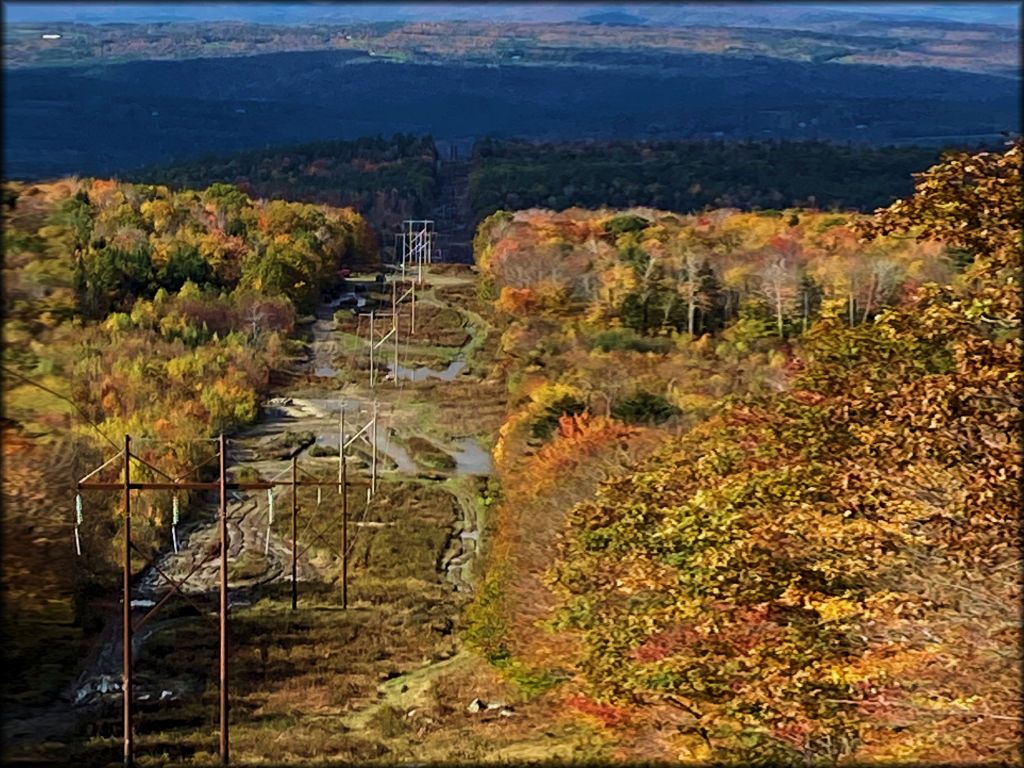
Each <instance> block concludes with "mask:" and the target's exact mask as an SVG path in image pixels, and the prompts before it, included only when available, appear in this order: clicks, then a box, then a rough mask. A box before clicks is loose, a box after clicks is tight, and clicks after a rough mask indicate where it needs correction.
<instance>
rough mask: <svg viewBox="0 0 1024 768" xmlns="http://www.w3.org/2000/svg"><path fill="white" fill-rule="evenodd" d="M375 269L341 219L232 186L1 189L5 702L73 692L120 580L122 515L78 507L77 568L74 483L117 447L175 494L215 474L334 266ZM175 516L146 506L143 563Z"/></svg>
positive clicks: (355, 232) (165, 505) (339, 212)
mask: <svg viewBox="0 0 1024 768" xmlns="http://www.w3.org/2000/svg"><path fill="white" fill-rule="evenodd" d="M375 261H376V247H375V244H374V242H373V238H372V233H371V232H370V230H369V228H368V227H367V226H366V223H365V222H364V221H363V219H362V218H361V217H360V216H359V215H358V214H356V213H355V212H353V211H351V210H349V209H336V208H330V207H326V206H313V205H307V204H303V203H286V202H283V201H272V202H254V201H253V200H251V199H250V198H249V197H248V196H246V195H245V194H243V193H242V192H241V191H240V190H238V189H237V188H235V187H232V186H229V185H225V184H214V185H213V186H211V187H209V188H208V189H206V190H204V191H202V192H197V191H194V190H182V191H178V192H171V191H170V190H169V189H168V188H167V187H164V186H150V185H133V184H124V183H118V182H115V181H106V180H99V179H96V180H92V179H64V180H61V181H57V182H52V183H47V184H39V185H25V184H18V183H8V184H6V185H5V187H4V274H3V277H4V294H3V301H4V304H3V308H4V315H5V322H4V327H3V342H4V348H3V366H4V377H3V387H4V392H3V396H4V446H5V466H4V485H3V491H4V512H5V514H4V521H3V522H4V541H5V544H6V548H5V552H4V559H3V567H4V576H5V578H4V582H5V584H6V585H7V587H6V589H7V592H6V595H5V609H6V610H7V611H8V613H7V614H5V618H7V619H8V620H7V621H5V623H4V630H5V636H4V647H5V654H6V662H7V669H8V670H11V672H12V673H11V675H10V676H9V677H8V679H7V683H8V686H9V687H8V689H7V691H6V694H8V695H11V696H14V697H16V698H17V697H19V696H20V697H21V700H23V701H27V698H26V697H32V696H34V697H36V698H37V699H38V700H40V701H46V700H47V699H48V697H52V696H53V695H54V692H55V690H56V687H57V686H59V685H62V684H65V683H66V674H67V668H68V665H73V664H74V663H75V660H76V659H77V658H78V655H77V654H78V653H79V650H80V649H79V648H78V646H77V645H76V644H75V642H74V640H75V638H78V637H80V635H78V634H77V633H79V632H80V631H81V630H82V629H83V627H84V628H85V629H87V630H90V631H91V630H95V629H96V627H94V626H91V625H90V621H91V620H92V619H91V618H90V617H94V616H95V614H96V612H95V611H93V610H90V608H89V603H88V602H87V601H85V600H84V599H83V597H84V596H85V595H87V594H89V593H90V590H91V589H92V587H93V586H94V585H95V584H96V583H101V584H102V583H107V582H108V581H109V580H110V579H112V578H115V574H116V557H117V555H116V552H115V551H114V548H112V547H111V546H109V544H110V541H111V540H112V538H113V537H114V536H115V534H116V531H117V527H118V524H119V523H118V515H117V514H116V510H117V504H118V503H119V496H118V495H117V494H111V496H110V498H106V499H105V498H103V497H102V496H99V497H96V496H93V497H90V498H89V499H86V500H85V503H84V507H85V515H84V522H83V528H82V535H83V539H85V540H86V542H87V543H88V545H87V546H86V547H85V548H84V550H83V558H82V561H81V562H80V563H76V564H75V565H74V566H72V564H71V563H69V562H68V558H69V557H71V556H72V555H73V552H74V548H73V544H72V538H71V522H72V521H73V520H74V517H73V511H72V512H69V510H73V506H72V501H71V499H72V491H73V486H69V481H70V478H73V477H81V476H82V475H84V474H85V473H86V472H87V471H88V470H89V469H91V468H92V467H94V466H95V465H96V464H99V463H100V462H101V461H102V458H101V457H102V455H103V454H104V453H105V454H106V455H108V456H109V455H110V453H111V448H112V447H114V446H117V445H118V441H119V440H121V439H123V436H124V435H125V434H130V435H132V436H133V437H134V438H136V440H137V442H136V451H137V453H138V455H139V456H141V457H142V458H143V459H145V460H147V461H149V462H151V463H153V464H156V465H158V466H160V467H162V469H163V471H164V472H166V473H167V474H170V475H173V474H176V473H181V472H183V471H186V470H187V469H188V468H189V467H190V466H192V465H193V464H194V463H195V462H197V461H201V460H205V459H206V458H208V456H209V452H210V446H211V443H210V442H209V438H212V437H213V436H215V435H216V434H217V433H219V432H222V431H223V432H231V431H232V430H234V429H236V428H237V427H239V426H242V425H245V424H249V423H251V422H253V421H254V420H255V419H256V418H257V416H258V414H259V404H260V402H261V399H262V397H263V396H264V395H265V394H266V392H267V389H268V384H269V381H270V375H271V372H272V371H274V370H280V369H281V368H284V367H286V366H287V363H288V360H289V359H290V358H291V357H292V356H294V355H295V354H297V353H299V352H301V344H298V342H297V341H295V340H294V339H291V338H289V335H290V333H291V331H292V329H293V327H294V325H295V320H296V315H297V313H307V312H309V311H310V310H311V309H313V307H314V306H315V305H316V303H317V302H318V300H319V295H320V291H322V290H325V289H329V288H331V287H333V286H334V285H335V284H337V282H338V280H339V279H340V277H339V271H340V270H341V269H342V268H343V267H346V266H355V265H357V264H368V263H375ZM90 465H91V466H90ZM146 471H147V470H145V468H140V469H139V470H138V476H139V477H142V478H145V477H146ZM183 502H184V503H183V504H182V509H183V510H184V514H185V515H186V516H187V514H188V509H189V507H188V499H187V494H186V498H185V499H183ZM170 507H171V499H170V496H169V493H167V492H154V493H152V494H146V495H145V497H144V498H142V499H141V500H140V502H139V503H138V507H137V509H138V512H139V516H138V518H137V519H134V521H133V531H134V537H135V543H136V545H137V546H138V547H139V549H140V550H141V551H142V552H151V551H153V548H154V547H155V546H156V545H157V543H158V541H159V540H160V538H161V537H162V536H163V535H165V534H166V529H167V527H168V526H169V524H170V522H171V520H170V517H171V515H170ZM27 574H42V576H41V577H40V578H39V579H33V578H27ZM72 574H77V576H74V577H72ZM54 580H56V582H55V581H54ZM58 582H59V583H58ZM47 587H49V593H48V594H47V599H46V600H37V599H34V598H32V595H33V594H35V593H37V592H40V591H44V592H45V591H47ZM8 630H9V631H8ZM28 680H31V681H32V682H31V684H29V683H27V682H26V681H28ZM26 692H29V693H26Z"/></svg>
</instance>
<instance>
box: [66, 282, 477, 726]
mask: <svg viewBox="0 0 1024 768" xmlns="http://www.w3.org/2000/svg"><path fill="white" fill-rule="evenodd" d="M470 281H471V277H470V276H469V275H466V276H465V277H462V278H452V277H450V276H445V277H444V278H442V283H444V284H446V285H452V284H455V285H457V284H459V283H460V282H467V283H468V282H470ZM460 314H461V315H462V316H463V318H464V320H465V322H466V323H467V324H470V323H474V322H476V323H482V322H483V321H482V320H481V319H480V318H479V317H478V316H475V315H472V314H471V313H467V312H463V311H461V310H460ZM332 315H333V307H331V306H329V305H324V306H322V307H321V308H320V309H319V311H318V312H317V319H316V321H315V322H314V323H313V324H312V325H311V326H310V328H309V330H310V332H311V339H310V343H309V345H308V353H309V354H308V356H307V357H306V359H304V360H301V361H297V364H296V368H295V370H294V371H293V372H292V373H293V375H295V374H297V375H299V376H304V377H305V378H304V381H305V383H304V384H302V385H301V386H293V387H289V388H288V389H287V391H284V392H279V393H275V396H274V397H273V398H271V399H270V400H268V402H267V403H266V404H265V406H264V416H263V418H262V419H261V421H260V422H259V423H257V424H256V425H254V426H253V427H251V428H249V429H247V430H245V431H243V432H242V433H240V434H238V435H236V436H234V437H233V438H232V439H231V440H230V441H229V454H228V459H229V461H228V464H229V472H230V473H231V474H233V475H237V473H238V472H239V471H240V470H242V468H243V467H244V468H246V469H247V470H248V471H250V472H252V471H255V472H257V473H258V475H259V476H260V477H261V478H262V479H288V477H289V476H290V469H291V461H290V459H289V458H287V457H282V456H280V455H275V453H278V454H279V453H280V451H275V449H274V448H273V446H274V445H275V441H277V442H279V441H281V440H282V438H285V437H287V436H288V435H295V434H299V433H312V434H313V435H314V436H315V438H316V440H315V442H316V445H318V446H321V447H329V448H334V449H336V448H337V446H338V443H339V415H340V411H341V409H342V408H344V410H345V417H346V429H345V432H346V436H347V438H349V439H351V438H352V436H353V435H354V434H355V433H356V432H357V431H358V430H360V429H361V428H363V427H366V426H367V425H368V422H369V420H370V417H371V416H372V414H373V410H374V402H375V401H376V402H377V427H376V443H377V450H378V454H379V455H378V462H377V471H378V476H379V478H380V481H381V482H384V481H387V480H388V479H389V478H394V479H398V478H408V479H410V480H413V481H415V482H418V483H427V484H428V485H429V484H440V486H442V487H452V486H449V485H448V483H449V481H448V480H446V478H450V477H454V478H458V477H459V476H462V475H482V474H487V473H489V472H490V457H489V454H488V453H487V451H485V450H484V449H483V448H482V447H481V446H480V445H479V444H478V443H476V442H475V441H474V440H473V439H472V437H471V436H468V435H467V436H462V437H458V436H455V437H454V438H453V439H449V440H443V439H440V440H439V439H438V437H437V433H438V427H437V425H430V424H425V423H424V408H428V407H429V403H430V401H431V399H432V398H433V397H434V396H435V395H434V394H433V393H428V394H426V395H420V394H419V393H418V392H417V391H416V389H415V386H414V385H409V386H410V387H411V388H407V387H406V385H405V384H403V382H401V381H399V382H397V384H398V385H400V386H396V382H395V381H394V380H390V381H383V382H381V384H380V385H379V386H378V388H377V390H376V391H375V392H371V391H370V390H369V388H368V386H367V382H366V380H365V379H363V380H362V381H361V382H357V383H349V384H346V385H344V386H339V384H338V382H337V380H336V379H335V378H334V376H335V374H336V373H337V371H336V370H335V368H334V360H335V358H336V356H337V353H338V343H337V338H336V333H337V332H336V331H335V327H334V322H333V320H332V319H331V318H332ZM481 338H482V337H481V335H480V334H475V335H474V337H473V338H472V340H471V341H470V342H469V343H468V344H467V345H466V348H465V350H464V352H463V353H462V354H460V359H459V363H460V365H459V366H458V367H457V369H456V370H455V371H454V373H453V374H452V375H451V376H441V377H439V378H440V382H439V383H438V384H437V386H446V382H447V381H450V380H452V379H455V378H456V376H457V374H458V372H459V370H461V368H462V366H463V365H465V360H466V355H468V354H473V353H474V352H475V351H476V348H477V347H479V345H480V340H481ZM400 373H401V372H400ZM400 378H404V377H400ZM409 378H411V379H415V377H409ZM440 431H441V432H443V431H444V430H443V429H442V430H440ZM429 432H434V434H433V435H432V439H433V440H434V441H435V444H437V445H439V447H441V448H442V450H445V451H446V452H448V453H449V454H450V455H451V456H452V457H453V459H454V467H453V468H452V469H451V470H450V471H447V472H442V473H438V472H433V471H429V470H425V469H424V468H423V467H422V466H420V465H418V464H417V463H416V462H415V461H414V460H413V457H411V456H410V454H409V452H408V450H407V449H406V447H405V444H406V441H407V440H408V439H409V438H411V437H414V436H420V437H422V436H423V435H424V434H427V433H429ZM372 444H373V432H372V431H371V430H370V429H366V430H364V432H363V435H362V437H361V438H360V439H359V440H358V441H357V442H356V443H354V444H353V445H352V446H351V447H350V449H349V456H350V471H351V472H353V473H354V474H355V475H357V476H358V475H359V474H360V473H362V474H363V475H365V474H367V470H368V469H369V467H366V466H361V465H365V464H369V463H370V462H369V461H368V460H367V459H366V457H368V456H369V455H370V454H371V446H372ZM309 449H310V446H309V445H306V446H305V447H304V448H302V449H301V451H299V453H298V454H297V455H298V461H299V464H300V466H301V467H303V469H305V470H308V471H310V472H312V473H315V474H316V475H318V476H320V477H323V478H333V477H336V476H337V474H336V473H337V468H338V460H337V459H336V458H333V457H313V456H310V450H309ZM454 487H455V488H456V490H457V491H458V492H455V493H452V494H451V495H452V498H453V499H454V502H453V503H454V504H455V505H456V507H457V509H458V512H457V514H456V515H455V521H454V524H453V525H452V527H451V528H450V529H448V530H447V531H446V532H445V536H446V540H447V544H446V545H445V546H444V551H443V555H442V556H441V557H440V559H439V560H438V567H439V568H440V569H441V570H442V571H443V573H444V576H445V578H446V579H447V581H448V582H449V584H450V585H451V588H452V589H453V590H454V591H455V592H456V593H463V594H468V593H470V592H471V591H472V587H471V585H470V583H469V582H468V581H467V580H466V578H464V575H466V574H469V573H470V571H471V570H472V561H473V559H474V558H475V557H476V555H477V551H478V546H479V536H480V522H479V521H478V520H477V516H476V515H477V513H476V508H475V505H474V503H473V499H472V498H471V495H470V494H466V493H465V492H463V491H462V490H460V489H461V486H458V484H456V486H454ZM328 490H329V491H330V492H331V493H334V492H335V491H334V489H333V488H331V489H324V492H327V491H328ZM289 493H290V491H289V490H288V489H287V488H281V489H278V490H277V491H275V501H276V503H275V508H276V515H277V517H278V518H283V517H285V516H287V515H288V514H289V513H290V501H289ZM269 505H270V500H269V498H268V495H267V493H266V492H264V491H259V492H250V493H247V494H245V495H241V494H233V495H232V498H231V500H230V506H229V510H228V542H229V543H228V562H229V568H233V569H234V570H235V572H231V571H229V575H230V578H231V581H230V593H229V603H230V605H232V606H233V607H235V608H237V607H240V606H242V605H247V604H250V603H251V602H254V601H256V600H258V599H259V598H260V596H261V594H262V593H263V591H264V590H265V588H267V587H270V586H272V585H275V584H286V583H288V582H289V581H290V578H291V547H290V542H289V540H288V538H287V537H286V536H282V535H281V534H280V533H279V532H278V531H276V530H271V527H270V525H269V523H270V509H269ZM360 524H362V525H366V526H374V525H376V526H383V525H388V523H374V522H372V521H371V522H365V523H359V522H358V521H354V525H360ZM281 530H284V527H282V528H281ZM178 536H179V545H180V547H179V551H178V552H173V551H169V552H166V553H164V554H163V555H162V556H160V557H159V558H158V560H157V561H156V562H157V565H158V567H159V569H160V570H161V571H163V573H164V574H166V575H167V576H169V577H170V578H172V579H174V580H180V579H182V578H184V577H185V576H186V575H188V574H189V573H192V575H191V576H190V577H189V579H188V581H187V582H186V584H185V585H184V587H183V589H184V591H185V592H186V593H187V594H188V595H189V596H190V597H192V598H194V599H195V600H196V601H197V602H198V603H199V604H200V605H203V604H204V601H205V604H207V605H209V607H210V609H211V612H215V611H216V592H217V590H218V586H219V558H218V557H216V556H215V555H216V553H217V552H218V551H219V549H218V547H219V532H218V525H217V511H216V508H215V507H210V506H207V507H203V508H199V509H195V508H194V509H192V510H190V516H189V522H188V523H187V524H186V525H183V526H181V527H179V532H178ZM204 559H206V560H207V562H205V563H204V564H201V563H202V561H203V560H204ZM241 566H244V567H241ZM239 570H241V573H238V571H239ZM321 580H322V574H321V573H319V572H318V569H317V567H315V566H314V565H313V564H312V563H311V561H310V559H309V558H299V560H298V582H299V584H300V589H302V587H301V585H302V584H303V583H306V582H317V581H321ZM168 591H169V587H168V586H167V583H166V580H165V578H164V577H163V576H161V575H160V574H159V573H157V571H156V570H155V569H153V568H146V569H145V570H144V571H143V572H142V573H140V574H139V575H138V576H137V577H136V580H135V585H134V589H133V605H134V606H135V609H134V615H135V618H136V620H138V619H139V618H141V616H142V615H143V614H144V613H145V612H146V611H148V610H149V608H150V607H151V606H152V605H153V604H154V603H155V602H158V601H159V600H160V599H161V598H162V597H163V596H164V595H165V594H166V593H167V592H168ZM452 610H456V608H455V604H454V603H453V609H452ZM207 618H215V617H214V616H213V615H211V614H208V616H207ZM196 621H197V618H196V617H195V615H194V612H193V614H192V615H191V616H186V617H182V616H172V617H169V618H161V617H160V616H157V617H156V618H154V620H153V621H151V622H150V623H149V624H147V625H146V626H145V628H144V629H143V631H141V632H140V633H139V634H138V635H137V636H136V637H135V643H134V647H135V652H136V654H138V653H139V652H140V650H142V649H143V648H144V646H145V644H146V643H147V642H150V641H151V640H152V639H153V638H154V637H159V636H160V635H161V633H164V632H166V631H168V630H176V629H179V628H180V627H181V626H183V625H184V624H187V623H188V622H192V623H193V624H194V623H195V622H196ZM121 657H122V651H121V622H120V611H119V610H117V611H116V613H114V615H113V616H112V618H111V620H110V621H108V622H107V625H106V626H105V628H104V630H103V631H102V633H101V635H100V637H99V640H98V642H97V644H96V646H95V649H94V651H93V653H92V654H91V656H90V657H89V659H88V660H87V662H86V664H85V669H84V671H83V673H82V674H81V675H80V676H79V678H78V679H77V680H76V681H75V684H74V686H73V687H72V688H71V689H69V690H68V692H67V694H66V699H67V700H68V701H69V702H72V703H73V705H74V706H75V707H76V708H77V710H78V716H79V718H83V717H84V718H85V719H88V718H90V717H93V716H95V715H97V714H98V713H100V712H101V711H103V710H105V711H107V712H108V713H110V712H111V711H112V710H113V709H114V707H115V705H116V706H117V707H119V701H120V698H121V695H120V684H121ZM424 674H425V673H424V671H423V669H418V672H417V675H418V677H420V678H422V677H423V675H424ZM137 680H138V682H137V687H136V696H137V698H138V699H139V700H140V701H150V702H157V701H162V700H167V699H171V700H179V699H182V698H185V697H189V696H194V695H196V694H197V693H198V692H199V691H197V690H195V686H196V685H197V681H191V682H190V681H188V680H186V679H184V678H182V679H176V680H167V679H162V680H148V679H147V678H146V676H145V675H144V674H138V677H137ZM199 682H201V681H199ZM65 706H66V705H65ZM372 709H373V708H372V707H371V710H372Z"/></svg>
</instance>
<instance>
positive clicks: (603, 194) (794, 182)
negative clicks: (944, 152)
mask: <svg viewBox="0 0 1024 768" xmlns="http://www.w3.org/2000/svg"><path fill="white" fill-rule="evenodd" d="M938 156H939V151H938V150H937V149H936V148H934V147H917V146H907V147H865V146H858V145H852V144H847V145H839V144H829V143H824V142H770V141H769V142H725V141H720V140H719V141H652V142H625V141H620V142H607V143H595V142H590V143H582V142H572V143H565V144H551V143H548V144H543V143H534V142H527V141H507V142H500V141H493V140H484V141H481V142H478V143H477V144H476V146H475V147H474V149H473V169H472V171H471V173H470V179H469V191H470V202H471V205H472V209H473V214H474V216H475V217H476V218H477V220H480V219H482V218H483V217H485V216H487V215H489V214H491V213H493V212H494V211H495V210H497V209H499V208H504V209H506V210H517V209H521V208H538V207H539V208H551V209H555V210H559V209H564V208H570V207H573V206H580V207H584V208H596V207H609V208H629V207H632V206H638V205H640V206H648V207H651V208H662V209H666V210H672V211H682V212H689V211H696V210H701V209H702V208H705V207H708V206H710V207H737V208H742V209H750V208H766V209H767V208H786V207H789V206H801V205H802V206H810V207H818V208H822V209H829V208H841V209H856V210H859V211H871V210H874V209H875V208H880V207H882V206H885V205H888V204H889V203H891V202H892V201H893V200H895V199H896V198H898V197H902V196H905V195H907V194H909V193H910V191H911V190H912V188H913V184H912V180H911V174H912V173H914V172H916V171H917V170H918V169H919V168H922V167H927V166H928V165H930V164H931V163H934V162H935V161H936V160H937V159H938Z"/></svg>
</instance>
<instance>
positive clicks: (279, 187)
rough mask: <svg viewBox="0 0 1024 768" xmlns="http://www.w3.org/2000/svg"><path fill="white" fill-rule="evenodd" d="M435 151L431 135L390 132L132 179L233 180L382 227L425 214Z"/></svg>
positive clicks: (208, 160)
mask: <svg viewBox="0 0 1024 768" xmlns="http://www.w3.org/2000/svg"><path fill="white" fill-rule="evenodd" d="M436 161H437V149H436V147H435V146H434V141H433V139H431V138H430V137H416V136H410V135H405V134H395V135H394V136H392V137H391V138H383V137H380V136H376V137H365V138H360V139H355V140H353V141H340V140H338V141H319V142H313V143H308V144H299V145H295V146H289V147H275V148H273V149H266V150H253V151H248V152H238V153H234V154H227V155H224V154H220V155H216V156H211V157H204V158H200V159H196V160H194V161H188V162H179V163H172V164H168V165H161V166H154V167H147V168H143V169H138V170H135V171H130V172H128V173H126V174H124V177H125V178H126V179H127V180H129V181H134V182H146V183H159V184H164V185H166V186H168V187H170V188H172V189H182V188H189V189H202V188H205V187H207V186H209V185H211V184H214V183H217V182H224V183H228V184H234V185H236V186H238V188H239V189H241V190H242V191H244V192H245V193H247V194H249V195H251V196H253V197H262V198H281V199H287V200H298V201H303V202H307V203H323V204H327V205H333V206H348V207H352V208H354V209H356V210H357V211H359V212H360V213H361V214H362V216H363V217H364V218H365V219H366V220H367V221H368V222H369V223H370V225H371V226H373V228H374V229H376V230H377V231H378V232H380V233H385V232H393V231H396V230H397V229H398V228H400V226H401V223H402V220H403V219H405V218H422V217H425V216H426V215H428V214H429V212H430V210H431V208H432V207H433V204H434V185H435V173H436V165H437V163H436Z"/></svg>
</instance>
